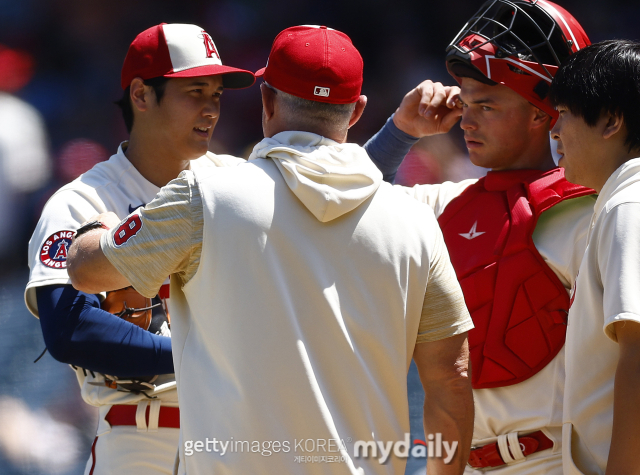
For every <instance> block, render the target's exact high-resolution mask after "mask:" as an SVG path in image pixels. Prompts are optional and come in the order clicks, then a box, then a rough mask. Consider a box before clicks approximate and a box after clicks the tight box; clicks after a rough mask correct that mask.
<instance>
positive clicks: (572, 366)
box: [562, 158, 640, 475]
mask: <svg viewBox="0 0 640 475" xmlns="http://www.w3.org/2000/svg"><path fill="white" fill-rule="evenodd" d="M639 216H640V158H635V159H633V160H629V161H628V162H626V163H625V164H623V165H622V166H621V167H620V168H618V169H617V170H616V171H615V172H614V173H613V174H612V175H611V176H610V177H609V179H608V180H607V182H606V183H605V185H604V187H603V188H602V191H601V192H600V194H599V196H598V200H597V201H596V205H595V211H594V214H593V218H592V220H591V225H590V227H589V234H588V237H587V249H586V252H585V255H584V258H583V259H582V264H581V265H580V273H579V275H578V278H577V279H576V282H575V288H574V290H573V295H572V301H573V303H572V305H571V308H570V309H569V327H568V328H567V343H566V349H565V351H566V361H567V377H566V384H565V393H564V417H563V421H564V425H563V434H562V435H563V452H562V458H563V462H564V473H565V474H567V475H578V474H604V473H605V471H606V468H607V459H608V457H609V448H610V445H611V436H612V425H613V391H614V382H615V375H616V367H617V365H618V358H619V351H620V350H619V347H618V344H617V338H616V332H615V327H614V325H613V324H614V323H615V322H624V321H629V322H634V324H636V323H640V293H639V292H638V289H640V265H638V263H639V262H640V220H639V219H638V217H639ZM636 397H638V395H636Z"/></svg>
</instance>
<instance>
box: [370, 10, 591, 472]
mask: <svg viewBox="0 0 640 475" xmlns="http://www.w3.org/2000/svg"><path fill="white" fill-rule="evenodd" d="M588 44H589V40H588V38H587V36H586V34H585V33H584V31H583V30H582V28H581V27H580V25H579V24H578V22H577V21H576V20H575V19H574V18H573V17H572V16H571V15H570V14H569V13H568V12H567V11H566V10H564V9H562V8H561V7H560V6H558V5H556V4H553V3H551V2H549V1H547V0H538V1H530V0H517V1H508V0H491V1H489V2H486V3H485V4H484V5H483V6H482V7H481V8H480V10H479V11H478V13H477V14H476V15H474V16H473V18H472V19H471V20H470V21H469V22H468V23H467V25H466V26H465V27H464V28H463V29H462V31H461V32H460V33H459V34H458V36H457V37H456V38H455V39H454V40H453V42H452V43H451V44H450V46H449V48H448V49H447V56H446V62H447V68H448V70H449V72H450V73H451V75H452V76H453V77H454V78H455V79H456V80H457V81H458V82H459V83H460V86H461V92H460V101H461V102H460V105H461V108H462V109H461V112H460V111H456V109H455V108H451V107H452V103H451V101H447V102H446V104H445V102H444V101H445V99H444V98H445V94H444V92H443V91H441V86H440V85H438V84H433V83H431V82H425V83H423V84H421V85H420V86H419V87H418V88H416V89H415V90H413V91H411V92H410V93H409V94H407V96H405V99H404V100H403V102H402V104H401V106H400V108H399V109H398V111H397V112H396V114H395V116H394V117H393V120H390V121H388V122H387V125H386V126H385V128H384V129H383V130H382V131H381V132H380V133H379V134H378V136H377V137H376V138H375V140H373V141H372V142H371V143H369V144H368V146H367V149H368V151H369V154H370V155H371V157H372V159H374V161H375V162H376V163H377V164H378V165H379V166H380V168H381V169H382V170H383V172H384V173H385V176H386V177H387V178H388V179H392V177H393V175H394V174H395V170H397V166H398V161H397V160H396V161H394V160H393V156H394V155H396V156H397V155H398V151H399V150H401V149H402V148H403V147H404V149H405V150H406V149H407V148H408V147H410V145H411V142H412V140H411V136H413V137H419V136H421V135H422V124H423V121H424V120H425V119H426V118H428V117H433V116H435V117H439V118H440V119H439V120H440V121H441V122H442V124H443V126H442V130H443V131H446V130H447V128H448V127H449V124H451V122H452V120H453V119H452V118H455V117H456V116H457V115H460V114H461V115H462V119H461V123H460V126H461V128H462V129H463V130H464V136H465V141H466V144H467V148H468V151H469V156H470V159H471V161H472V163H474V164H475V165H479V166H482V167H485V168H490V169H491V171H489V172H488V174H487V176H486V177H485V178H482V179H480V180H465V181H463V182H460V183H451V182H446V183H443V184H441V185H418V186H415V187H414V188H409V189H406V190H407V192H408V193H409V194H411V195H412V196H414V197H415V198H416V199H418V200H419V201H422V202H425V203H428V204H429V205H430V206H431V207H432V208H433V209H434V211H435V214H436V216H437V217H438V221H439V223H440V226H441V227H442V230H443V234H444V238H445V242H446V243H447V247H448V249H449V252H450V254H451V261H452V263H453V266H454V268H455V269H456V274H457V276H458V279H459V280H460V283H461V286H462V290H463V292H464V295H465V301H466V303H467V306H468V307H469V310H470V312H471V315H472V318H473V320H474V324H475V326H476V328H475V329H474V330H472V331H471V332H470V334H469V344H470V354H471V362H472V368H473V372H472V381H473V387H474V400H475V404H476V416H475V427H474V436H473V449H472V451H471V456H470V458H469V466H468V468H467V471H466V472H467V473H469V474H472V473H478V474H479V473H483V472H484V471H487V470H490V471H495V472H496V473H500V474H511V473H514V474H515V473H518V474H522V473H526V474H534V473H535V474H543V473H544V474H549V473H553V474H560V473H562V460H561V449H562V397H563V396H562V395H563V381H564V355H563V353H564V342H565V334H566V329H567V311H568V309H569V291H570V289H571V287H572V285H573V282H574V279H575V275H576V273H577V270H578V266H579V265H580V261H581V258H582V254H583V251H584V248H585V239H586V233H587V230H588V226H589V222H590V219H591V214H592V212H593V204H594V198H593V195H592V194H593V190H591V189H588V188H584V187H581V186H577V185H573V184H571V183H569V182H567V180H566V179H565V178H564V175H563V171H562V169H559V168H556V167H555V164H554V162H553V159H552V153H551V149H550V143H549V142H550V139H549V130H550V126H551V125H552V123H553V122H554V121H555V119H556V118H557V112H556V111H555V110H554V108H553V107H552V106H551V104H550V102H549V100H548V98H547V93H548V91H549V85H550V83H551V81H552V78H553V75H554V74H555V72H556V71H557V69H558V66H559V65H560V63H561V61H563V60H565V59H566V58H567V57H569V55H570V54H572V53H574V52H576V51H579V50H580V49H581V48H583V47H585V46H586V45H588ZM415 140H417V139H413V141H415ZM394 144H395V145H394ZM393 150H395V152H393Z"/></svg>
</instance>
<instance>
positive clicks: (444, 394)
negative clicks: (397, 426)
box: [424, 375, 474, 475]
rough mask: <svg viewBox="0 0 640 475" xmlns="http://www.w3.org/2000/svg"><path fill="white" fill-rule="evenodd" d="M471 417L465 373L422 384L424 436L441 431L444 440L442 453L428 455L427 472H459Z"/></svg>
mask: <svg viewBox="0 0 640 475" xmlns="http://www.w3.org/2000/svg"><path fill="white" fill-rule="evenodd" d="M473 418H474V408H473V394H472V389H471V382H470V380H469V378H468V377H466V376H463V375H459V376H458V377H456V378H453V379H452V380H450V381H448V382H442V384H433V385H432V387H428V386H427V387H425V401H424V431H425V436H426V437H427V438H428V437H429V434H433V435H434V439H435V436H436V434H442V441H443V447H442V457H435V458H429V463H428V464H427V473H428V474H429V475H435V474H438V475H441V474H442V475H444V474H446V475H449V474H451V475H453V474H456V475H459V474H461V473H462V472H463V471H464V467H465V465H466V463H467V461H468V460H469V449H470V447H471V438H472V436H473ZM445 443H448V445H445ZM455 443H457V446H456V447H455V453H453V447H452V444H455ZM447 447H448V448H449V450H447ZM452 453H453V456H452Z"/></svg>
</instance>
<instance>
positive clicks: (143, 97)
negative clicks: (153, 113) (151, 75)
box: [129, 78, 151, 111]
mask: <svg viewBox="0 0 640 475" xmlns="http://www.w3.org/2000/svg"><path fill="white" fill-rule="evenodd" d="M129 90H130V92H129V97H130V98H131V105H132V106H133V108H134V109H138V110H139V111H146V110H147V109H148V108H149V100H150V95H149V92H150V90H151V88H150V87H149V86H145V84H144V81H143V80H142V79H141V78H134V79H133V80H132V81H131V86H130V88H129Z"/></svg>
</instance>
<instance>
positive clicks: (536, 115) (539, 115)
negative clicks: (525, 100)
mask: <svg viewBox="0 0 640 475" xmlns="http://www.w3.org/2000/svg"><path fill="white" fill-rule="evenodd" d="M531 107H532V109H533V120H532V126H533V128H536V129H537V128H538V127H542V126H544V125H548V124H549V123H550V121H551V116H550V115H549V114H547V113H546V112H545V111H543V110H542V109H538V108H537V107H536V106H534V105H531Z"/></svg>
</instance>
